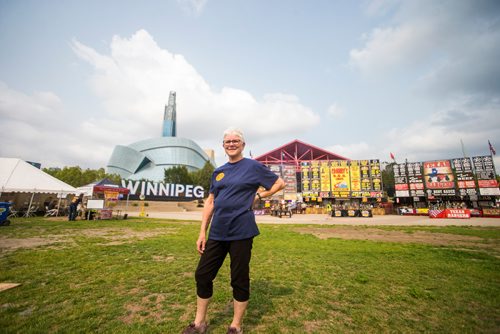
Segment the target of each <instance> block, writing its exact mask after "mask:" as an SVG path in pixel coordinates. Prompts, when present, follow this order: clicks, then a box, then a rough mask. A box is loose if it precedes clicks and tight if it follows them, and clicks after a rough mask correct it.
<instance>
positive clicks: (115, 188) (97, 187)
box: [77, 179, 130, 196]
mask: <svg viewBox="0 0 500 334" xmlns="http://www.w3.org/2000/svg"><path fill="white" fill-rule="evenodd" d="M77 191H79V192H81V193H83V194H84V195H85V196H92V195H93V194H94V193H98V192H106V191H109V192H117V193H119V194H125V195H126V194H128V193H129V192H130V190H129V189H128V188H123V187H120V186H119V185H117V184H115V183H113V181H111V180H109V179H102V180H101V181H97V182H94V183H90V184H87V185H84V186H81V187H79V188H77Z"/></svg>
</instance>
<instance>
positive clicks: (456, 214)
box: [429, 209, 470, 219]
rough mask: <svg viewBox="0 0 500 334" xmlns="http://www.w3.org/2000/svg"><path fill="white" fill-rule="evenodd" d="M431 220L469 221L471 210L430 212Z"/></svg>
mask: <svg viewBox="0 0 500 334" xmlns="http://www.w3.org/2000/svg"><path fill="white" fill-rule="evenodd" d="M429 218H457V219H469V218H470V210H468V209H445V210H429Z"/></svg>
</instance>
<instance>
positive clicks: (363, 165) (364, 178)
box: [359, 160, 372, 190]
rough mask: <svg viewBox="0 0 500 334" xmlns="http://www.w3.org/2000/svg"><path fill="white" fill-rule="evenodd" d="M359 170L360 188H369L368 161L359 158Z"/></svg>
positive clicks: (370, 181) (370, 182)
mask: <svg viewBox="0 0 500 334" xmlns="http://www.w3.org/2000/svg"><path fill="white" fill-rule="evenodd" d="M359 165H360V172H361V190H371V189H372V180H371V178H370V161H369V160H360V161H359Z"/></svg>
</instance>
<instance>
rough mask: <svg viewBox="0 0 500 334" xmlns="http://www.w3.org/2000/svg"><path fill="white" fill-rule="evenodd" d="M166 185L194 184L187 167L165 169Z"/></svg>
mask: <svg viewBox="0 0 500 334" xmlns="http://www.w3.org/2000/svg"><path fill="white" fill-rule="evenodd" d="M164 181H165V183H174V184H192V183H193V179H192V178H191V175H190V174H189V171H188V169H187V167H186V166H175V167H171V168H168V169H165V178H164Z"/></svg>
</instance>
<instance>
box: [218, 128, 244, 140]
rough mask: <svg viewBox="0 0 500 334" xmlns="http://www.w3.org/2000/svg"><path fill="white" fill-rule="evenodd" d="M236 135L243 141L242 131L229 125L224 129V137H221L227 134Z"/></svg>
mask: <svg viewBox="0 0 500 334" xmlns="http://www.w3.org/2000/svg"><path fill="white" fill-rule="evenodd" d="M231 135H233V136H237V137H239V138H240V139H241V141H242V142H245V137H243V131H241V130H240V129H238V128H234V127H230V128H227V129H226V130H225V131H224V137H223V138H226V137H227V136H231Z"/></svg>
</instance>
